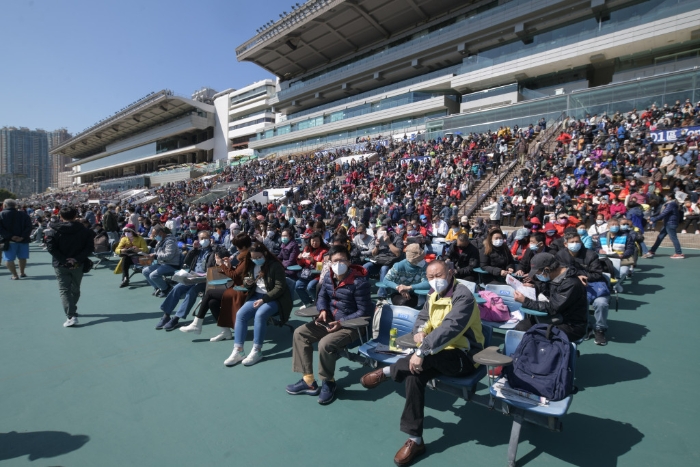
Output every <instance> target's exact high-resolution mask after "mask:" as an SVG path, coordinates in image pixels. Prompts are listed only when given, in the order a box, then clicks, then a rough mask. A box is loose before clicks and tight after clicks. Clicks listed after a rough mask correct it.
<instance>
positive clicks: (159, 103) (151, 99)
mask: <svg viewBox="0 0 700 467" xmlns="http://www.w3.org/2000/svg"><path fill="white" fill-rule="evenodd" d="M195 109H200V110H202V111H205V112H214V106H213V105H210V104H205V103H203V102H199V101H195V100H192V99H188V98H186V97H180V96H175V95H173V93H172V92H171V91H168V90H163V91H160V92H157V93H153V94H150V95H148V96H146V97H145V98H143V99H141V100H139V101H137V102H135V103H134V104H131V105H130V106H128V107H127V108H125V109H123V110H120V111H119V112H117V113H116V114H114V115H113V116H111V117H108V118H106V119H104V120H102V121H100V122H98V123H96V124H95V125H93V126H92V127H90V128H88V129H87V130H85V131H83V132H82V133H80V134H78V135H76V136H74V137H73V138H71V139H69V140H68V141H65V142H64V143H62V144H61V145H59V146H56V147H55V148H53V149H52V150H51V154H54V155H57V154H60V155H62V156H68V157H71V158H73V159H83V158H86V157H90V156H92V155H94V154H97V153H100V152H104V151H105V147H106V146H107V145H109V144H112V143H114V142H116V141H119V140H121V139H124V138H127V137H129V136H132V135H135V134H138V133H140V132H142V131H144V130H147V129H149V128H151V127H154V126H156V125H159V124H161V123H163V122H166V121H168V120H171V119H173V118H176V117H178V116H180V115H183V114H185V113H187V112H191V111H192V110H195Z"/></svg>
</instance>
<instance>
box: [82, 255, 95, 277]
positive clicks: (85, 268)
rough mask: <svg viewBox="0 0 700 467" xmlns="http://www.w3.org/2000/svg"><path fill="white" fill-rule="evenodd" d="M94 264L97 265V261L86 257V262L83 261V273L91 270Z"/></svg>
mask: <svg viewBox="0 0 700 467" xmlns="http://www.w3.org/2000/svg"><path fill="white" fill-rule="evenodd" d="M94 265H95V263H93V262H92V260H91V259H90V258H88V259H86V260H85V262H84V263H83V274H86V273H88V272H90V271H91V270H92V267H93V266H94Z"/></svg>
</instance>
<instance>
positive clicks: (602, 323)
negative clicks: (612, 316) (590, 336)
mask: <svg viewBox="0 0 700 467" xmlns="http://www.w3.org/2000/svg"><path fill="white" fill-rule="evenodd" d="M609 309H610V297H598V298H596V299H595V300H593V313H594V314H593V316H594V317H595V329H596V331H606V330H607V329H608V310H609Z"/></svg>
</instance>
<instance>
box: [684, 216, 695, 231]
mask: <svg viewBox="0 0 700 467" xmlns="http://www.w3.org/2000/svg"><path fill="white" fill-rule="evenodd" d="M684 220H685V225H684V226H683V228H682V229H681V230H688V228H689V227H690V226H691V225H693V224H695V229H696V230H697V229H698V220H700V216H694V215H690V216H685V219H684Z"/></svg>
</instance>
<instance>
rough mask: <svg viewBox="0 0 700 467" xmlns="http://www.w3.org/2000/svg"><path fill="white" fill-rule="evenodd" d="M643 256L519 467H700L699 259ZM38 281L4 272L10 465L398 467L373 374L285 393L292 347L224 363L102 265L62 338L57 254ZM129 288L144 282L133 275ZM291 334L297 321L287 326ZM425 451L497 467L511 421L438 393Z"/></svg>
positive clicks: (218, 349)
mask: <svg viewBox="0 0 700 467" xmlns="http://www.w3.org/2000/svg"><path fill="white" fill-rule="evenodd" d="M660 253H661V256H660V257H658V258H656V259H654V260H643V261H642V263H641V265H642V268H641V270H640V271H639V272H637V273H636V274H635V277H634V279H635V282H636V285H633V286H629V287H627V290H626V291H625V292H626V293H625V294H623V295H622V299H621V303H620V312H619V313H615V312H614V311H611V313H610V318H611V319H610V321H611V322H610V333H609V334H610V336H611V338H612V342H611V343H610V344H609V345H608V346H607V347H597V346H595V345H593V343H592V342H591V341H589V342H586V343H584V344H583V346H582V347H581V354H582V355H581V358H580V360H579V365H578V370H577V375H578V378H577V382H576V384H577V385H578V386H579V387H580V388H581V392H580V393H579V394H578V395H577V396H576V397H575V398H574V402H573V405H572V408H571V412H570V415H569V416H568V417H567V418H566V419H565V420H564V426H565V429H564V431H563V432H561V433H550V432H548V431H546V430H542V429H538V428H534V427H531V426H528V427H526V428H525V429H524V430H523V434H522V436H521V443H520V451H519V459H520V462H519V465H521V466H522V465H529V466H537V467H539V466H562V465H576V466H591V467H593V466H595V467H606V466H634V467H639V466H660V465H663V466H689V465H698V464H700V444H699V443H698V442H697V439H696V438H697V436H696V435H697V429H698V426H699V422H698V420H699V417H698V416H699V415H700V414H699V412H700V410H699V409H698V405H697V403H696V402H695V401H696V399H697V395H696V393H695V392H696V391H697V388H698V387H700V372H698V371H697V370H693V369H692V368H693V367H694V366H695V365H694V364H693V363H692V362H693V360H692V359H693V358H694V356H695V354H696V352H694V349H695V348H696V347H697V346H696V345H694V344H691V342H693V341H695V340H696V339H697V337H696V336H697V334H698V330H699V329H700V318H698V309H697V304H698V297H700V296H699V295H698V292H697V290H698V285H697V284H698V279H697V273H696V272H697V270H698V264H699V263H698V258H699V257H700V255H699V254H697V253H694V252H690V254H688V255H687V257H688V258H689V259H686V260H683V261H673V260H670V259H668V256H667V255H668V254H669V250H667V249H664V250H660ZM27 272H28V274H29V275H30V278H29V279H26V280H22V281H19V282H14V281H10V280H9V278H8V277H9V275H8V272H7V270H6V269H4V268H3V269H0V297H2V299H3V306H2V311H3V313H2V326H0V353H1V354H2V356H3V363H2V367H1V370H0V388H1V389H0V394H1V396H0V414H2V416H1V417H0V466H4V465H8V466H9V465H11V466H24V465H33V466H57V465H61V466H71V467H80V466H89V467H95V466H100V467H110V466H115V467H117V466H118V467H124V466H161V465H169V466H210V465H237V466H244V465H260V466H289V467H292V466H308V465H336V466H374V465H392V464H391V462H392V457H393V455H394V453H395V452H396V451H397V450H398V448H399V447H400V446H401V445H402V443H403V442H404V441H405V439H406V436H405V435H404V434H402V433H401V432H399V430H398V424H399V416H400V413H401V409H402V407H403V397H402V394H403V389H402V388H401V386H399V385H395V384H394V383H390V382H389V383H386V384H384V385H383V386H381V387H380V388H378V389H377V390H375V391H372V392H369V391H366V390H364V389H363V388H362V387H361V386H360V384H359V377H360V376H361V375H362V374H363V373H364V372H365V371H366V369H363V368H360V367H358V365H356V364H354V363H351V362H348V361H345V360H343V361H340V362H339V365H338V366H339V372H338V375H337V376H338V381H339V384H340V386H341V388H342V389H341V392H340V394H339V400H337V401H336V402H334V403H333V404H332V405H330V406H328V407H322V406H320V405H318V404H317V403H316V400H315V398H312V397H307V396H294V397H293V396H289V395H287V394H286V393H285V392H284V386H285V385H286V384H288V383H291V382H294V381H296V380H297V379H298V376H297V375H295V374H293V373H292V372H291V358H290V357H291V348H290V344H291V334H290V333H289V330H287V329H278V328H274V329H272V328H271V329H270V331H269V333H268V340H269V342H270V343H269V344H268V345H267V346H266V347H265V348H264V354H265V357H266V358H265V360H263V361H262V362H261V363H259V364H258V365H256V366H253V367H250V368H245V367H234V368H225V367H224V366H223V364H222V363H223V360H224V359H225V358H226V357H227V356H228V355H229V353H230V351H231V348H232V345H231V343H230V341H228V342H224V343H215V344H214V343H210V342H209V341H208V338H209V337H211V336H212V335H214V334H215V329H214V327H213V325H212V324H207V325H206V326H205V328H204V331H203V333H202V335H201V336H191V335H185V334H183V333H181V332H179V331H174V332H171V333H166V332H164V331H155V330H154V329H153V327H154V325H155V323H156V321H157V319H158V317H159V316H160V313H159V311H158V306H159V304H160V300H158V299H156V298H153V297H152V296H151V295H150V293H149V291H148V290H147V289H146V288H145V287H136V286H140V285H141V283H140V282H139V281H137V280H134V281H133V282H132V284H134V285H135V286H134V287H132V288H131V289H119V288H118V287H117V286H118V283H119V277H118V276H115V275H114V274H112V273H111V271H109V270H105V269H100V270H98V271H94V272H92V273H91V274H90V275H89V276H88V277H86V278H85V280H84V287H83V292H84V297H83V299H82V300H81V303H80V309H79V311H80V313H81V317H80V322H81V326H80V327H79V328H77V329H64V328H63V327H62V326H61V324H62V322H63V320H64V318H63V316H62V312H61V310H60V306H59V302H58V292H57V288H56V283H55V281H54V277H53V271H52V269H51V267H50V258H49V255H48V254H47V253H45V252H41V251H37V250H36V249H33V251H32V258H31V267H30V268H29V269H28V271H27ZM135 279H136V278H135ZM292 324H295V325H297V324H299V322H298V321H297V322H293V323H292ZM427 405H428V409H427V412H426V414H427V426H426V432H425V439H426V441H427V442H428V443H429V444H428V455H427V456H426V457H424V458H423V459H421V460H420V462H418V463H417V465H419V466H421V467H430V466H458V465H474V466H479V467H490V466H498V467H501V466H503V465H505V458H506V447H507V444H508V437H509V432H510V419H509V418H507V417H505V416H502V415H499V414H497V413H492V412H489V411H488V410H487V409H485V408H483V407H479V406H475V405H470V406H465V404H464V403H463V402H462V401H461V400H458V399H456V398H454V397H451V396H447V395H445V394H443V393H438V392H432V391H431V392H429V393H428V403H427Z"/></svg>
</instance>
